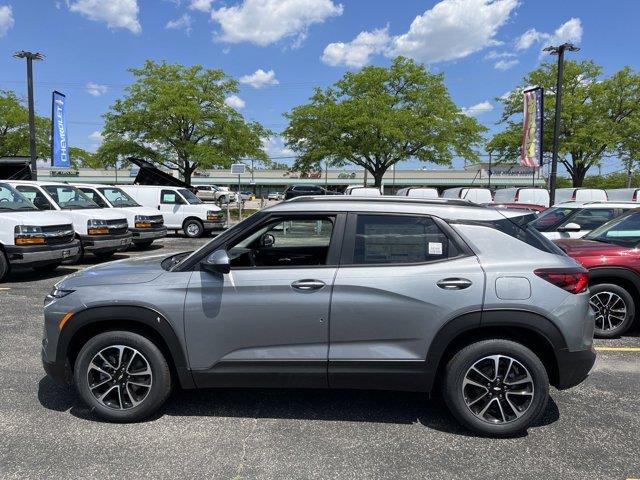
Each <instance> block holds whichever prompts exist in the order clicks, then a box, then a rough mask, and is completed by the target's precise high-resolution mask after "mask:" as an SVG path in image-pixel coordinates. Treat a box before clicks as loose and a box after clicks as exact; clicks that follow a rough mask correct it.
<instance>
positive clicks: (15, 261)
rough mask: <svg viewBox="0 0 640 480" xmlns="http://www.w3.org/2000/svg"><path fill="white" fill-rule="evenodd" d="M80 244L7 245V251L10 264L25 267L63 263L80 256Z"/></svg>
mask: <svg viewBox="0 0 640 480" xmlns="http://www.w3.org/2000/svg"><path fill="white" fill-rule="evenodd" d="M79 249H80V242H79V241H78V240H73V241H72V242H69V243H64V244H62V245H29V246H19V245H7V246H6V247H5V251H6V252H7V257H8V259H9V263H10V264H12V265H20V266H24V267H30V266H38V265H46V264H49V263H56V262H61V261H62V260H65V259H67V258H71V257H74V256H76V255H77V254H78V250H79Z"/></svg>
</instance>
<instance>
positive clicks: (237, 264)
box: [185, 214, 344, 387]
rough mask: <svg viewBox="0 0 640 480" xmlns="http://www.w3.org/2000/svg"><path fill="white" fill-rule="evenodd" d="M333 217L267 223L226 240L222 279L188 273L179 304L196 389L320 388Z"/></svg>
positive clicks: (335, 243)
mask: <svg viewBox="0 0 640 480" xmlns="http://www.w3.org/2000/svg"><path fill="white" fill-rule="evenodd" d="M343 221H344V218H343V217H342V216H339V215H332V214H326V215H324V214H323V215H311V216H309V215H307V216H296V215H292V216H287V215H278V216H277V217H269V218H266V219H265V220H263V221H262V222H260V224H258V225H257V226H255V227H254V228H252V229H251V230H250V231H249V232H246V233H243V234H242V235H241V236H240V237H239V238H236V239H233V240H231V241H230V242H229V243H228V244H227V245H226V248H227V251H228V254H229V257H230V259H231V272H230V273H229V274H225V275H223V274H215V273H210V272H205V271H195V272H194V273H193V275H192V278H191V281H190V284H189V289H188V292H187V297H186V304H185V324H186V338H187V345H188V352H189V363H190V365H191V368H192V370H193V372H194V378H195V380H196V383H197V384H198V386H202V387H207V386H242V385H246V386H265V387H266V386H274V387H281V386H295V387H326V386H327V352H328V337H329V303H330V298H331V290H332V286H333V280H334V277H335V274H336V270H337V261H338V252H339V243H340V238H339V237H341V226H340V225H341V224H342V223H343Z"/></svg>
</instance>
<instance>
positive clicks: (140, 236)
mask: <svg viewBox="0 0 640 480" xmlns="http://www.w3.org/2000/svg"><path fill="white" fill-rule="evenodd" d="M129 231H130V232H131V235H132V237H133V239H132V240H133V241H134V242H135V241H136V240H155V239H158V238H164V237H166V236H167V227H158V228H130V229H129Z"/></svg>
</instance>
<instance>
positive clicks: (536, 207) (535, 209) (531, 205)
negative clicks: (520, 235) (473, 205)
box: [483, 202, 547, 215]
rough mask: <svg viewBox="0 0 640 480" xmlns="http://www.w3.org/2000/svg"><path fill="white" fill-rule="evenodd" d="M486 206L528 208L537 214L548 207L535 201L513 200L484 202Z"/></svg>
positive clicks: (515, 208)
mask: <svg viewBox="0 0 640 480" xmlns="http://www.w3.org/2000/svg"><path fill="white" fill-rule="evenodd" d="M483 205H484V206H486V207H493V208H506V209H510V210H527V211H529V212H531V213H535V214H536V215H537V214H539V213H542V212H544V211H545V210H546V209H547V207H543V206H542V205H536V204H534V203H519V202H512V203H484V204H483Z"/></svg>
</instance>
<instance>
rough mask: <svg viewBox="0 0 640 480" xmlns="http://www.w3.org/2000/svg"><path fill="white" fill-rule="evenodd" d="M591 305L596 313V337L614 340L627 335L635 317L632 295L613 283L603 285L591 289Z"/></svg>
mask: <svg viewBox="0 0 640 480" xmlns="http://www.w3.org/2000/svg"><path fill="white" fill-rule="evenodd" d="M589 292H590V295H591V297H590V299H589V303H590V304H591V308H592V309H593V311H594V312H595V330H594V332H593V334H594V336H595V337H597V338H613V337H618V336H620V335H622V334H623V333H625V332H626V331H627V330H628V329H629V327H630V326H631V324H632V323H633V319H634V317H635V310H636V309H635V303H634V301H633V297H632V296H631V294H630V293H629V292H628V291H627V290H626V289H624V288H622V287H621V286H619V285H615V284H613V283H601V284H599V285H594V286H592V287H590V288H589Z"/></svg>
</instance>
